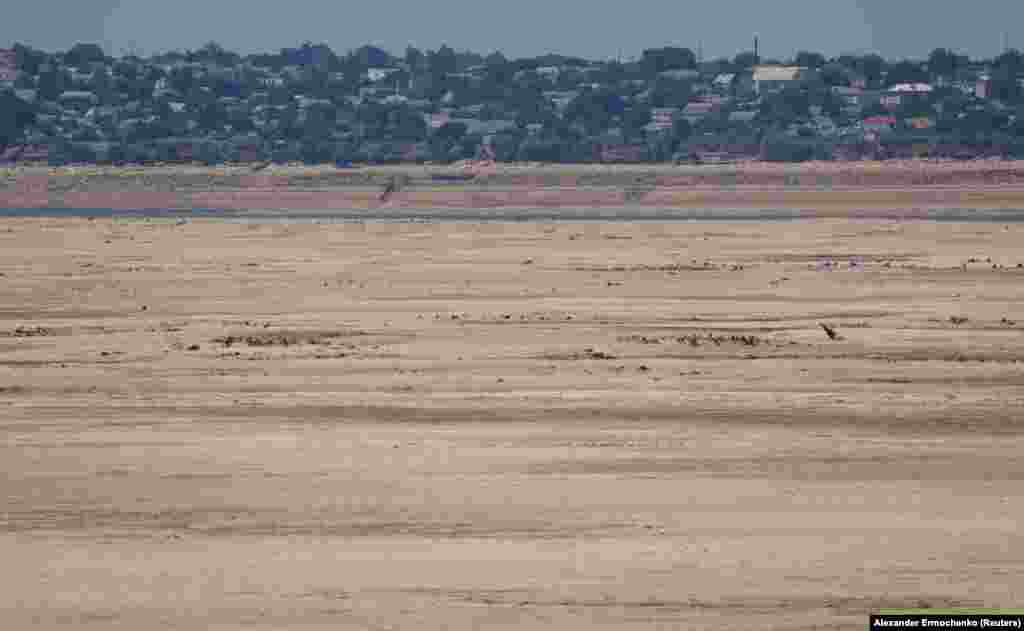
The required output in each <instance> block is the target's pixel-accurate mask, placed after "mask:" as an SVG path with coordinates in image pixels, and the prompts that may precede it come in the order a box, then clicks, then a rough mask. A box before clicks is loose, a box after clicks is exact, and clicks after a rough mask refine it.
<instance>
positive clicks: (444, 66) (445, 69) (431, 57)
mask: <svg viewBox="0 0 1024 631" xmlns="http://www.w3.org/2000/svg"><path fill="white" fill-rule="evenodd" d="M427 59H428V64H429V66H430V72H431V73H432V74H434V75H445V74H451V73H453V72H455V69H456V67H457V62H458V59H457V57H456V55H455V51H454V50H453V49H452V48H450V47H449V46H448V45H447V44H445V45H442V46H441V48H439V49H437V51H435V52H428V53H427Z"/></svg>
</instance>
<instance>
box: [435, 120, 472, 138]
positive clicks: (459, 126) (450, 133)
mask: <svg viewBox="0 0 1024 631" xmlns="http://www.w3.org/2000/svg"><path fill="white" fill-rule="evenodd" d="M466 129H467V127H466V124H465V123H458V122H456V123H445V124H444V125H441V127H440V128H439V129H438V130H437V131H436V132H435V133H434V138H436V139H438V140H451V141H457V140H459V139H461V138H462V137H463V136H465V135H466Z"/></svg>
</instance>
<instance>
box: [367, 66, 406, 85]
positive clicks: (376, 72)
mask: <svg viewBox="0 0 1024 631" xmlns="http://www.w3.org/2000/svg"><path fill="white" fill-rule="evenodd" d="M394 72H398V68H369V69H368V70H367V71H366V78H367V79H369V80H370V81H373V82H374V83H376V82H378V81H380V80H382V79H384V78H386V77H387V76H388V75H390V74H392V73H394Z"/></svg>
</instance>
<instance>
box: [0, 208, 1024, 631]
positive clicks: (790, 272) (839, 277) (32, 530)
mask: <svg viewBox="0 0 1024 631" xmlns="http://www.w3.org/2000/svg"><path fill="white" fill-rule="evenodd" d="M1022 237H1024V226H1022V225H1020V224H1014V225H1009V226H1003V225H992V224H954V223H924V222H912V223H895V222H893V223H886V222H849V221H834V220H828V221H826V220H822V221H815V222H810V221H808V222H799V223H737V224H724V223H680V224H673V225H654V224H636V225H629V224H588V225H568V224H551V225H544V224H520V225H502V224H486V225H470V224H461V225H456V224H428V225H410V224H387V225H374V224H369V225H314V224H286V225H275V224H244V223H224V222H206V221H194V222H191V223H188V224H186V225H175V224H174V223H161V222H156V221H150V222H142V221H135V222H127V221H101V220H97V221H87V220H58V219H32V220H4V221H2V222H0V437H2V442H0V467H2V469H3V471H2V477H3V480H4V482H3V510H2V512H0V524H2V532H0V559H3V561H2V563H3V573H2V574H0V577H2V578H0V620H2V621H3V622H2V623H0V626H3V627H4V628H8V629H25V628H40V629H53V628H75V629H111V628H114V629H152V628H168V629H171V628H173V629H399V628H401V629H406V628H410V629H492V628H494V629H496V628H509V629H512V628H549V629H580V630H582V629H591V628H595V627H597V628H608V629H651V628H679V629H825V628H828V629H862V628H864V625H865V623H866V618H865V616H866V614H867V613H868V612H869V611H870V610H872V609H876V608H879V607H884V606H904V605H914V606H918V605H932V606H1011V605H1016V606H1020V604H1021V603H1022V602H1024V571H1022V570H1024V535H1022V534H1021V528H1020V519H1021V517H1022V516H1024V509H1022V504H1021V502H1020V490H1021V487H1020V485H1021V479H1022V478H1024V461H1022V453H1024V439H1022V436H1024V433H1022V430H1024V413H1022V412H1021V410H1022V409H1024V405H1022V404H1024V363H1022V360H1024V269H1022V268H1019V267H1017V266H1018V264H1021V263H1024V251H1022V250H1021V247H1020V244H1021V243H1022ZM826 259H829V260H831V261H834V263H835V265H834V266H832V267H827V266H825V265H823V264H822V263H823V261H825V260H826ZM970 259H974V260H975V262H968V261H969V260H970ZM851 261H852V262H853V263H854V265H853V266H851V265H850V263H851ZM993 266H994V267H993ZM951 318H957V320H956V323H954V322H953V321H951ZM960 318H965V319H966V320H960ZM819 323H827V324H831V325H833V326H834V327H835V328H836V330H837V331H838V334H839V335H840V336H842V338H843V339H840V340H836V341H831V340H829V339H828V338H827V337H826V335H825V333H824V332H823V330H822V329H821V328H819ZM192 345H198V349H196V350H189V349H190V347H191V348H195V347H193V346H192Z"/></svg>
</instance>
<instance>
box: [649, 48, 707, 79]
mask: <svg viewBox="0 0 1024 631" xmlns="http://www.w3.org/2000/svg"><path fill="white" fill-rule="evenodd" d="M642 63H643V65H644V66H645V67H646V70H647V72H648V73H649V74H657V73H659V72H664V71H665V70H677V69H692V68H696V67H697V56H696V55H694V54H693V51H692V50H690V49H689V48H677V47H674V46H665V47H663V48H648V49H647V50H645V51H644V52H643V59H642Z"/></svg>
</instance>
